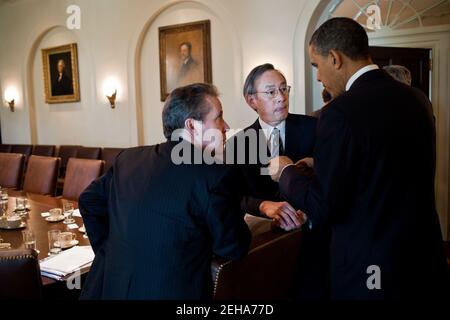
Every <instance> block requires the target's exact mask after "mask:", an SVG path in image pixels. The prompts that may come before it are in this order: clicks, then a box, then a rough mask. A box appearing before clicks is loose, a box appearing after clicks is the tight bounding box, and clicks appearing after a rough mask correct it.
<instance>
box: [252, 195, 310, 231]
mask: <svg viewBox="0 0 450 320" xmlns="http://www.w3.org/2000/svg"><path fill="white" fill-rule="evenodd" d="M259 210H260V211H261V213H262V214H263V215H265V216H266V217H268V218H271V219H272V220H273V221H274V222H275V224H276V225H277V226H279V227H280V228H281V229H283V230H286V231H290V230H293V229H297V228H300V227H301V226H302V225H303V223H305V221H306V216H305V214H304V213H303V212H302V211H300V210H298V211H296V210H295V209H294V208H293V207H292V206H291V205H290V204H289V203H287V202H273V201H263V202H261V204H260V205H259Z"/></svg>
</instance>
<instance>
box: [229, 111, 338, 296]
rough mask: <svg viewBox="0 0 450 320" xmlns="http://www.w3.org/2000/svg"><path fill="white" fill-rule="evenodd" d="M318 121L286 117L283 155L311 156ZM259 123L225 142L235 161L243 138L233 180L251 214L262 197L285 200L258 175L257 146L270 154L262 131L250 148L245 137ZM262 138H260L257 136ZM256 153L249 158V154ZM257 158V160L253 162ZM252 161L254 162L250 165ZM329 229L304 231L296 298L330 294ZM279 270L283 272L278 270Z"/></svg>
mask: <svg viewBox="0 0 450 320" xmlns="http://www.w3.org/2000/svg"><path fill="white" fill-rule="evenodd" d="M316 123H317V120H316V119H315V118H312V117H309V116H304V115H298V114H289V115H288V117H287V118H286V127H285V130H286V131H285V140H286V141H285V147H284V155H285V156H288V157H289V158H291V159H292V160H293V161H297V160H300V159H303V158H305V157H312V155H313V150H314V143H315V131H316ZM260 129H261V125H260V124H259V121H258V120H256V121H255V122H254V123H253V124H252V125H251V126H249V127H247V128H245V129H244V130H243V131H241V132H239V133H237V134H236V135H235V136H234V137H232V138H231V139H230V140H229V141H228V143H227V148H226V149H227V150H228V151H227V156H229V155H228V152H229V149H230V148H233V147H234V154H233V156H234V157H233V158H234V161H235V162H234V163H239V162H237V160H238V158H239V157H238V154H237V149H238V146H239V143H238V140H240V141H245V142H246V143H245V155H246V157H245V158H244V159H242V160H243V161H242V162H243V163H244V164H238V165H237V167H239V168H240V173H241V180H239V181H238V182H236V184H235V185H236V186H238V185H242V186H243V187H244V193H245V195H244V197H243V200H242V202H241V207H242V209H243V210H244V211H245V212H247V213H249V214H252V215H257V216H259V215H261V214H260V212H259V206H260V204H261V202H263V201H265V200H269V201H284V200H285V199H283V198H282V197H281V195H280V192H279V186H278V183H276V182H273V181H272V179H271V178H270V176H269V175H261V168H264V167H267V159H268V158H266V159H264V158H265V157H260V149H261V148H263V149H264V150H261V152H262V153H264V152H265V154H266V155H267V156H270V151H269V148H268V146H267V143H266V140H265V139H266V138H265V136H264V134H263V133H262V132H261V136H260V135H257V136H256V143H254V145H253V148H251V146H250V140H244V139H245V136H246V135H247V136H249V132H250V131H251V130H255V131H256V132H259V130H260ZM260 138H261V139H260ZM252 152H253V153H256V154H255V155H254V156H255V157H254V159H251V156H252V155H251V154H250V153H252ZM252 160H256V161H252ZM252 162H253V163H254V162H256V163H255V164H252ZM329 241H330V231H329V228H326V227H323V228H321V229H320V230H319V229H316V230H314V231H313V232H312V231H310V230H306V229H305V230H303V235H302V247H301V253H300V260H301V261H300V270H299V272H298V274H297V278H296V279H292V280H293V292H292V296H293V298H294V299H298V300H317V299H326V298H328V297H329V283H328V278H329V276H328V274H329V271H328V270H329V261H328V260H329V258H328V256H329V251H328V250H329V249H328V248H329ZM281 272H282V271H281Z"/></svg>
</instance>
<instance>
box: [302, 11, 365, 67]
mask: <svg viewBox="0 0 450 320" xmlns="http://www.w3.org/2000/svg"><path fill="white" fill-rule="evenodd" d="M309 45H310V46H312V47H313V49H314V51H315V52H317V53H318V54H320V55H321V56H327V55H328V53H329V52H330V50H332V49H334V50H337V51H340V52H342V53H343V54H344V55H346V56H347V57H349V58H350V59H352V60H361V59H366V58H368V57H369V56H370V55H369V39H368V37H367V33H366V31H365V30H364V28H363V27H362V26H361V25H360V24H359V23H358V22H356V21H355V20H353V19H350V18H332V19H330V20H328V21H326V22H324V23H323V24H322V25H321V26H320V27H319V29H317V30H316V31H315V32H314V34H313V35H312V37H311V41H310V42H309Z"/></svg>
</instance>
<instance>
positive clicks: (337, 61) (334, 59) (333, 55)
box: [329, 49, 343, 70]
mask: <svg viewBox="0 0 450 320" xmlns="http://www.w3.org/2000/svg"><path fill="white" fill-rule="evenodd" d="M342 58H343V57H342V53H340V52H339V51H336V50H334V49H331V50H330V53H329V59H331V64H332V65H333V66H334V68H335V69H337V70H339V69H340V68H341V67H342V62H343V59H342Z"/></svg>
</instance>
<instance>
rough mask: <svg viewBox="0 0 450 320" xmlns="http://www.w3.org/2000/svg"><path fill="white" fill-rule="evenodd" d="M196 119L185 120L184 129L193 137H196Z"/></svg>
mask: <svg viewBox="0 0 450 320" xmlns="http://www.w3.org/2000/svg"><path fill="white" fill-rule="evenodd" d="M194 121H195V120H194V119H192V118H187V119H186V120H184V128H185V129H186V130H187V131H188V132H189V133H190V134H191V135H192V136H193V135H194V131H195V130H194Z"/></svg>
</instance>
